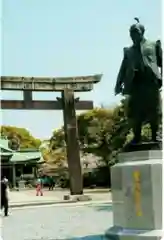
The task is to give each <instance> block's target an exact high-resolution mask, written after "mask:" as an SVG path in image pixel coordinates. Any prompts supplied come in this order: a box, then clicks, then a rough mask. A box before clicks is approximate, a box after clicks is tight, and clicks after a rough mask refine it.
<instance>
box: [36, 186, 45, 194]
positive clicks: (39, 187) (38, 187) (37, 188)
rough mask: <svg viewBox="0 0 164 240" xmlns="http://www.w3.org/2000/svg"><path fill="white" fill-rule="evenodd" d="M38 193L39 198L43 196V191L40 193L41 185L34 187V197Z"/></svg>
mask: <svg viewBox="0 0 164 240" xmlns="http://www.w3.org/2000/svg"><path fill="white" fill-rule="evenodd" d="M39 193H40V196H43V191H42V186H41V184H37V185H36V196H39Z"/></svg>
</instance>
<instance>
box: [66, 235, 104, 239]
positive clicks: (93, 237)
mask: <svg viewBox="0 0 164 240" xmlns="http://www.w3.org/2000/svg"><path fill="white" fill-rule="evenodd" d="M62 240H107V238H105V236H103V235H90V236H85V237H75V238H67V239H62Z"/></svg>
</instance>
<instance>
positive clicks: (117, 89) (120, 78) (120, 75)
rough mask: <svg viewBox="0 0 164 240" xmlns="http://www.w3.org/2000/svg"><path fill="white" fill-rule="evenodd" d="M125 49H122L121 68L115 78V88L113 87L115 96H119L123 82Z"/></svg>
mask: <svg viewBox="0 0 164 240" xmlns="http://www.w3.org/2000/svg"><path fill="white" fill-rule="evenodd" d="M126 49H127V48H124V57H123V60H122V63H121V67H120V70H119V73H118V76H117V81H116V86H115V94H116V95H117V94H119V93H121V92H122V84H123V82H124V76H125V72H126V59H127V58H126Z"/></svg>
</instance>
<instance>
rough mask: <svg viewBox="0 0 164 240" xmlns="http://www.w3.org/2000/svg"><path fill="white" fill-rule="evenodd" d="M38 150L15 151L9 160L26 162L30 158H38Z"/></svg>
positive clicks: (39, 155) (39, 154)
mask: <svg viewBox="0 0 164 240" xmlns="http://www.w3.org/2000/svg"><path fill="white" fill-rule="evenodd" d="M40 158H41V153H40V152H15V153H14V154H13V156H12V157H11V159H10V162H26V161H32V160H40Z"/></svg>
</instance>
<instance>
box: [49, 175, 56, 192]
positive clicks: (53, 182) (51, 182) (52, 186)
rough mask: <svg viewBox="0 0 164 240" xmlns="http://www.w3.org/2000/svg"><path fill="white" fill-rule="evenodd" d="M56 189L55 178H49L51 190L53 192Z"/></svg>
mask: <svg viewBox="0 0 164 240" xmlns="http://www.w3.org/2000/svg"><path fill="white" fill-rule="evenodd" d="M54 187H55V181H54V179H53V177H50V178H49V190H53V189H54Z"/></svg>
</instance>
